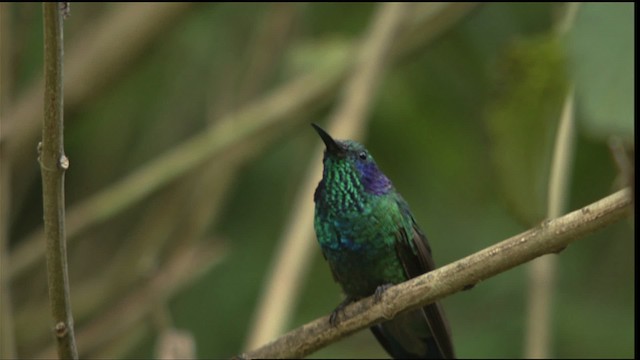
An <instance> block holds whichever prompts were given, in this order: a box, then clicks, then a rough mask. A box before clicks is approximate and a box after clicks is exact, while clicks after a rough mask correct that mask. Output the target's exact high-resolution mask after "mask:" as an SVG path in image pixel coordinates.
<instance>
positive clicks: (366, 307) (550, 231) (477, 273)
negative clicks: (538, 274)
mask: <svg viewBox="0 0 640 360" xmlns="http://www.w3.org/2000/svg"><path fill="white" fill-rule="evenodd" d="M632 207H633V198H632V196H631V190H630V189H629V188H625V189H623V190H620V191H618V192H616V193H614V194H612V195H609V196H607V197H605V198H603V199H601V200H599V201H597V202H595V203H593V204H590V205H588V206H585V207H583V208H581V209H579V210H576V211H573V212H571V213H569V214H567V215H565V216H562V217H560V218H556V219H553V220H548V221H545V222H543V223H542V224H540V225H538V226H536V227H535V228H532V229H530V230H528V231H525V232H523V233H521V234H518V235H516V236H513V237H510V238H508V239H507V240H504V241H502V242H500V243H498V244H495V245H493V246H490V247H488V248H486V249H484V250H481V251H478V252H477V253H475V254H472V255H469V256H467V257H465V258H463V259H461V260H458V261H455V262H453V263H451V264H449V265H446V266H443V267H441V268H439V269H436V270H434V271H431V272H429V273H427V274H424V275H422V276H419V277H416V278H413V279H411V280H409V281H406V282H404V283H402V284H399V285H396V286H393V287H391V288H389V289H387V290H386V291H385V292H384V293H383V295H382V298H381V299H380V301H378V302H375V301H374V299H373V298H374V297H373V296H370V297H368V298H365V299H363V300H361V301H358V302H356V303H353V304H351V305H349V306H347V307H346V308H345V309H344V315H343V316H342V318H341V321H340V322H339V323H338V325H337V326H335V327H332V326H330V325H329V317H328V316H324V317H322V318H319V319H316V320H314V321H312V322H310V323H307V324H305V325H303V326H302V327H299V328H298V329H295V330H292V331H290V332H289V333H287V334H285V335H283V336H282V337H280V338H278V339H276V340H274V341H272V342H270V343H269V344H267V345H265V346H263V347H260V348H258V349H256V350H252V351H248V352H246V353H243V354H240V355H239V357H240V358H245V359H253V358H296V357H304V356H307V355H309V354H311V353H312V352H314V351H316V350H318V349H320V348H322V347H324V346H326V345H328V344H330V343H333V342H335V341H337V340H339V339H341V338H343V337H346V336H347V335H350V334H352V333H354V332H356V331H358V330H360V329H363V328H366V327H370V326H371V325H373V324H376V323H379V322H382V321H385V320H388V319H391V318H392V317H394V316H395V315H396V314H398V313H399V312H402V311H406V310H411V309H416V308H419V307H423V306H425V305H427V304H429V303H432V302H434V301H437V300H440V299H442V298H444V297H446V296H448V295H451V294H453V293H456V292H458V291H460V290H463V289H466V288H469V287H470V286H473V285H475V284H477V283H478V282H480V281H482V280H485V279H488V278H490V277H492V276H495V275H497V274H499V273H502V272H504V271H507V270H509V269H511V268H513V267H515V266H518V265H521V264H523V263H525V262H527V261H530V260H532V259H534V258H536V257H538V256H541V255H545V254H551V253H558V252H560V251H561V250H563V249H564V248H565V247H566V246H567V245H569V244H570V243H571V242H573V241H575V240H577V239H579V238H582V237H584V236H586V235H588V234H590V233H593V232H595V231H596V230H598V229H601V228H603V227H605V226H607V225H610V224H612V223H614V222H616V221H618V220H620V219H622V218H623V217H624V216H626V215H628V214H630V213H631V211H632Z"/></svg>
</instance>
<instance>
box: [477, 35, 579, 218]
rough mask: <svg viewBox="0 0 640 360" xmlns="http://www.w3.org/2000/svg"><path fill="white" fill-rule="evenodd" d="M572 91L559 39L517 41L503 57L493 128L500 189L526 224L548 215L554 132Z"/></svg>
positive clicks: (491, 104)
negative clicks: (547, 203)
mask: <svg viewBox="0 0 640 360" xmlns="http://www.w3.org/2000/svg"><path fill="white" fill-rule="evenodd" d="M566 94H567V76H566V59H565V55H564V53H563V51H562V48H561V46H560V43H559V41H558V40H557V38H556V37H554V36H552V35H547V36H538V37H532V38H527V39H520V40H517V41H515V42H514V43H512V44H511V46H509V47H508V48H507V49H506V51H505V53H504V54H503V55H502V57H501V58H500V61H499V69H498V78H497V81H496V89H495V92H494V96H493V97H492V99H491V100H490V102H489V107H488V111H487V114H486V120H487V129H488V134H489V140H490V145H491V155H492V159H493V163H494V168H495V172H496V177H497V179H498V182H499V185H500V186H499V188H500V191H501V193H502V195H503V196H504V198H505V200H506V202H507V204H508V205H509V206H510V208H511V210H512V211H513V212H514V214H515V215H516V217H517V218H518V220H520V221H521V222H522V223H523V224H524V225H533V224H535V223H537V222H539V221H541V220H542V219H544V218H545V216H546V215H545V214H546V202H547V183H548V177H549V168H550V164H551V154H552V150H553V142H554V135H555V132H556V127H557V123H558V120H559V118H560V114H561V110H562V104H563V102H564V99H565V96H566Z"/></svg>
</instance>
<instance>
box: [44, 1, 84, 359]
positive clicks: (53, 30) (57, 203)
mask: <svg viewBox="0 0 640 360" xmlns="http://www.w3.org/2000/svg"><path fill="white" fill-rule="evenodd" d="M66 6H67V5H66V4H65V3H59V2H54V3H43V14H44V74H45V75H44V77H45V88H44V124H43V127H42V142H41V143H40V144H39V146H38V150H39V161H40V169H41V172H42V202H43V209H44V231H45V238H46V244H47V277H48V279H47V280H48V287H49V300H50V303H51V313H52V315H53V323H54V329H53V332H54V336H55V339H56V342H57V349H58V357H59V358H61V359H77V358H78V350H77V349H76V342H75V336H74V332H73V316H72V315H71V299H70V294H69V274H68V268H67V248H66V239H65V229H64V224H65V223H64V173H65V171H66V170H67V169H68V168H69V160H68V159H67V157H66V156H65V154H64V140H63V107H62V106H63V105H62V104H63V88H62V79H63V65H62V58H63V31H62V18H63V16H64V14H65V13H66V9H67V7H66Z"/></svg>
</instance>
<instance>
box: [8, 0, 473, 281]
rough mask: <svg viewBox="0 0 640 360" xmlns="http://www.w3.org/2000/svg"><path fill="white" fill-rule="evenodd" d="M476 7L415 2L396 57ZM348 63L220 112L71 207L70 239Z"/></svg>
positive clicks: (301, 100) (15, 258) (278, 113)
mask: <svg viewBox="0 0 640 360" xmlns="http://www.w3.org/2000/svg"><path fill="white" fill-rule="evenodd" d="M475 6H476V5H475V4H457V3H455V4H447V5H446V6H444V5H441V4H424V5H420V6H417V9H416V13H415V14H412V15H414V16H415V18H412V19H410V21H408V22H407V24H405V25H406V26H407V28H406V29H403V30H406V34H405V35H403V36H402V40H403V41H399V42H397V43H394V47H393V51H392V55H393V56H394V60H397V59H400V58H402V57H406V56H408V55H410V54H411V53H412V52H414V51H416V50H417V49H419V48H420V47H421V46H424V45H425V43H427V42H429V41H431V40H433V39H434V38H435V37H436V36H437V35H439V34H441V33H442V32H444V31H445V30H447V29H449V28H451V27H452V26H453V25H454V24H456V23H457V22H458V21H459V20H460V19H462V17H463V16H464V15H466V14H468V13H469V11H470V10H472V9H473V8H474V7H475ZM431 9H435V10H431ZM425 23H426V24H425ZM405 36H406V37H405ZM350 62H351V60H350V59H349V60H347V61H345V62H343V63H340V64H338V66H337V68H335V69H332V71H331V72H325V71H322V70H319V71H315V72H312V73H310V74H306V75H302V76H299V77H297V78H295V79H293V80H291V81H289V82H288V83H287V84H285V85H283V86H281V87H280V88H278V89H276V90H273V91H272V92H271V93H269V94H268V95H266V96H265V97H264V98H261V99H258V100H255V101H253V102H251V103H250V104H247V105H246V106H245V107H243V108H242V109H240V110H238V111H235V112H233V113H230V114H228V115H227V116H224V117H223V118H221V119H220V120H219V121H218V123H217V124H215V125H212V126H210V127H209V129H207V130H205V131H204V132H202V133H200V134H198V135H196V136H194V137H192V138H191V139H189V140H187V141H185V142H184V143H182V144H181V145H178V146H176V147H175V148H174V149H172V150H171V151H169V152H168V153H166V154H163V155H161V156H159V157H158V158H157V159H155V160H154V161H151V162H150V163H148V164H147V165H146V166H143V167H141V168H140V169H138V170H137V171H135V172H133V173H132V174H130V175H129V176H127V177H125V178H124V179H122V180H121V181H120V182H117V183H115V184H113V185H111V186H109V187H108V188H106V189H104V190H102V191H100V192H98V193H97V194H95V195H93V196H92V197H90V198H88V199H86V200H84V201H82V202H81V203H80V204H78V205H76V206H74V207H73V208H72V209H71V211H70V212H69V214H68V218H67V232H68V237H69V241H71V242H73V241H74V239H76V237H75V235H77V234H78V233H79V232H81V231H82V230H84V229H86V228H88V227H90V226H92V225H95V224H97V223H100V222H102V221H105V220H107V219H109V218H111V217H112V216H114V215H116V214H118V213H119V212H121V211H123V210H124V209H126V208H128V207H130V206H132V205H134V204H135V203H137V202H138V201H140V200H141V199H144V198H145V197H146V196H148V195H149V194H150V193H151V192H152V191H154V190H156V189H158V188H159V187H161V186H162V185H164V184H166V183H168V182H169V181H172V180H173V179H175V178H176V177H178V176H181V175H183V174H184V172H186V171H188V170H190V169H192V168H193V167H194V166H196V165H197V164H200V163H201V162H202V161H203V159H206V158H210V157H213V156H214V155H217V154H219V153H223V152H224V151H225V150H227V149H229V148H231V147H233V146H234V145H236V144H237V142H238V141H242V140H244V139H245V138H247V137H248V136H252V135H255V134H259V133H261V132H263V131H264V130H265V129H271V128H273V129H277V130H283V129H284V128H285V127H286V126H287V123H286V122H285V121H284V120H291V119H292V117H293V115H295V114H296V113H299V112H300V111H303V110H305V109H306V108H308V107H311V106H317V105H318V104H320V103H322V102H324V101H325V100H328V99H329V97H330V95H331V94H332V93H333V92H334V89H335V88H336V87H337V85H338V84H339V83H340V81H341V80H342V79H343V77H344V76H346V71H345V70H346V69H347V68H348V67H349V65H350ZM276 126H277V127H276ZM329 130H331V129H329ZM174 164H175V165H174ZM145 181H147V182H148V183H145ZM41 239H42V229H38V230H35V231H34V232H32V233H31V234H29V235H28V236H27V237H26V238H25V239H21V240H20V241H19V242H18V244H19V245H18V247H17V248H16V250H15V251H14V252H13V253H12V254H11V261H12V265H11V269H10V272H9V274H8V277H9V278H10V279H13V278H14V277H15V276H16V275H19V274H21V273H23V272H24V271H25V270H28V269H29V268H31V267H32V266H33V265H35V264H37V263H38V262H39V261H40V260H41V259H42V258H43V257H44V252H43V251H42V248H41V246H40V245H39V241H41Z"/></svg>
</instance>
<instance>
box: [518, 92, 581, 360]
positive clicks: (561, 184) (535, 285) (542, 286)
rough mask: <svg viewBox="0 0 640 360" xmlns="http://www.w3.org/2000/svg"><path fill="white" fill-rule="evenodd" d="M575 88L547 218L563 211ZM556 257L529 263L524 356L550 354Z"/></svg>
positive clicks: (561, 130) (562, 126)
mask: <svg viewBox="0 0 640 360" xmlns="http://www.w3.org/2000/svg"><path fill="white" fill-rule="evenodd" d="M573 98H574V90H573V87H572V86H571V87H570V90H569V93H568V94H567V97H566V99H565V103H564V107H563V109H562V116H561V118H560V121H559V126H558V131H557V133H556V141H555V150H554V153H553V160H552V162H551V172H550V176H549V190H548V196H549V198H548V199H547V218H548V219H553V218H556V217H559V216H560V215H562V214H564V212H565V211H566V208H567V198H568V194H569V181H570V179H571V169H572V165H573V158H574V145H573V144H574V139H575V130H574V128H575V127H574V111H573V109H574V107H573ZM556 264H557V258H555V257H552V256H544V257H541V258H539V259H536V260H535V261H533V262H532V263H531V265H530V266H529V269H528V270H529V297H528V299H529V305H528V310H527V314H528V319H527V327H526V330H525V336H526V338H525V352H524V357H525V358H549V357H551V356H552V354H551V345H550V339H551V330H552V324H551V319H552V316H551V313H552V311H553V305H552V304H553V295H554V294H553V292H554V291H553V289H554V283H555V277H556Z"/></svg>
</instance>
